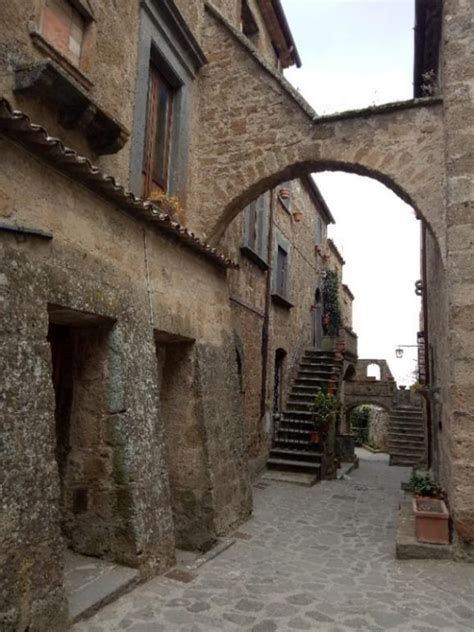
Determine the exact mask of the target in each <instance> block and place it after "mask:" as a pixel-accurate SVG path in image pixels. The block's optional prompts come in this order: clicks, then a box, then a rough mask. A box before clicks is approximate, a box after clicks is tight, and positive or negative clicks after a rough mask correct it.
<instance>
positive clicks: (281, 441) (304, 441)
mask: <svg viewBox="0 0 474 632" xmlns="http://www.w3.org/2000/svg"><path fill="white" fill-rule="evenodd" d="M306 434H307V433H306ZM302 436H303V435H301V434H297V435H296V438H293V439H288V438H281V437H279V436H278V433H277V438H276V439H275V447H278V448H285V447H288V448H289V449H291V446H295V447H303V446H309V445H311V444H310V443H309V441H308V438H307V437H306V438H302Z"/></svg>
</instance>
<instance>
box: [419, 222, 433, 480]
mask: <svg viewBox="0 0 474 632" xmlns="http://www.w3.org/2000/svg"><path fill="white" fill-rule="evenodd" d="M426 230H427V229H426V225H425V223H424V222H422V228H421V239H422V243H421V276H422V301H423V334H424V339H425V381H426V385H427V386H428V387H430V386H432V385H431V384H430V382H431V375H430V357H429V354H430V345H429V337H428V264H427V257H426ZM425 401H426V441H427V444H428V453H427V460H428V463H427V465H428V469H430V468H431V465H432V461H433V454H432V452H433V448H432V445H431V442H432V437H433V429H432V423H433V420H432V415H431V400H430V398H429V397H428V398H426V400H425Z"/></svg>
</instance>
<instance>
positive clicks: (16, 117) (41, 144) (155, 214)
mask: <svg viewBox="0 0 474 632" xmlns="http://www.w3.org/2000/svg"><path fill="white" fill-rule="evenodd" d="M0 133H2V134H4V135H5V136H7V137H9V138H13V139H14V140H15V141H16V142H18V143H19V144H21V145H23V146H24V147H25V148H27V149H28V150H29V151H31V152H32V153H34V154H35V155H37V156H39V157H41V158H42V159H44V160H45V161H47V162H48V163H49V164H51V165H53V166H54V167H55V168H56V169H58V170H59V171H61V172H62V173H66V174H67V175H68V176H70V177H72V178H74V179H76V180H79V181H80V182H82V183H83V184H84V185H85V186H87V187H88V188H89V189H91V190H92V191H94V192H95V193H97V194H99V195H100V196H101V197H103V198H105V199H106V200H107V201H109V202H112V203H113V204H116V205H117V206H119V207H120V208H122V209H124V210H126V211H128V212H130V213H131V214H132V215H134V216H138V217H140V218H141V219H143V220H145V221H147V222H150V223H152V224H154V225H155V226H156V227H157V228H158V229H159V230H160V231H161V232H163V233H165V234H168V235H170V236H172V237H173V238H175V239H177V240H178V241H180V242H181V243H182V244H183V246H185V247H187V248H190V249H192V250H194V251H195V252H198V253H200V254H202V255H203V256H204V257H206V258H207V259H210V260H212V261H213V262H214V263H217V264H218V265H219V266H221V267H224V268H236V267H238V264H237V263H235V262H234V261H232V260H231V259H229V257H227V256H226V255H225V254H223V253H221V252H219V251H218V250H217V249H216V248H213V247H212V246H210V245H209V244H208V243H206V242H205V241H203V240H202V239H200V238H199V237H197V236H196V235H195V234H194V233H193V232H192V231H190V230H188V229H187V228H186V227H185V226H182V225H181V224H179V223H178V222H175V221H174V220H173V219H172V218H171V217H170V216H169V215H168V214H167V213H165V212H163V211H162V210H160V208H159V207H158V206H157V205H156V204H155V203H151V202H147V201H145V200H143V199H142V198H139V197H137V196H136V195H134V194H133V193H132V192H131V191H128V190H127V189H126V188H125V187H124V186H122V185H121V184H120V183H119V182H118V181H117V180H115V178H114V177H112V176H109V175H107V174H104V173H103V172H102V171H101V170H100V169H99V168H98V167H96V166H95V165H93V164H92V163H91V161H90V160H89V159H88V158H86V157H84V156H81V155H80V154H78V153H77V152H76V151H74V149H70V148H69V147H66V146H65V145H64V144H63V143H62V142H61V140H59V139H58V138H54V137H53V136H49V134H48V132H47V131H46V130H45V128H44V127H42V126H41V125H36V124H35V123H32V122H31V120H30V118H29V116H28V115H27V114H25V113H24V112H21V111H20V110H14V109H13V108H12V107H11V105H10V103H9V102H8V101H7V99H5V98H0Z"/></svg>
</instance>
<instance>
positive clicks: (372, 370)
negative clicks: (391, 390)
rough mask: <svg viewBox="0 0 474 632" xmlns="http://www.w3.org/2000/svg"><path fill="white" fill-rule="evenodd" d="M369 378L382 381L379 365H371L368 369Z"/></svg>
mask: <svg viewBox="0 0 474 632" xmlns="http://www.w3.org/2000/svg"><path fill="white" fill-rule="evenodd" d="M367 377H368V378H375V380H377V381H380V367H379V365H378V364H375V363H374V362H373V363H372V364H369V366H368V367H367Z"/></svg>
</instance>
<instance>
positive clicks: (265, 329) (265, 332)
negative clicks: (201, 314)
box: [260, 189, 276, 419]
mask: <svg viewBox="0 0 474 632" xmlns="http://www.w3.org/2000/svg"><path fill="white" fill-rule="evenodd" d="M275 196H276V194H275V190H274V189H272V191H270V213H269V218H268V245H267V262H268V266H269V267H268V270H267V278H266V287H265V314H264V318H263V326H262V384H261V390H260V418H261V419H263V417H264V416H265V413H266V410H267V382H268V348H269V330H270V307H271V299H272V263H273V216H274V212H275V199H276V197H275Z"/></svg>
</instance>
